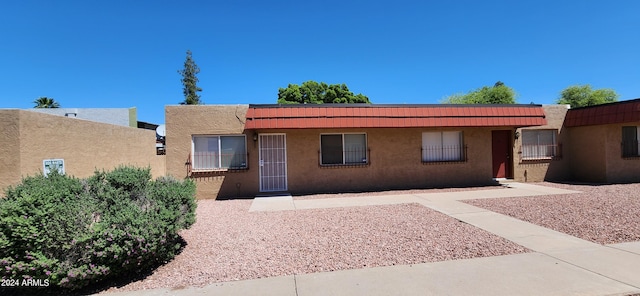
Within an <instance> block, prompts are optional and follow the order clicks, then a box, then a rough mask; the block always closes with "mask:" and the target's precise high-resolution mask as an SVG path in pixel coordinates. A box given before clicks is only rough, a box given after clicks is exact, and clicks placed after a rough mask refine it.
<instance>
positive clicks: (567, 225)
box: [465, 182, 640, 244]
mask: <svg viewBox="0 0 640 296" xmlns="http://www.w3.org/2000/svg"><path fill="white" fill-rule="evenodd" d="M539 185H543V186H549V187H557V188H563V189H570V190H577V191H582V193H577V194H566V195H552V196H533V197H519V198H496V199H482V200H467V201H465V202H466V203H469V204H472V205H474V206H478V207H481V208H485V209H488V210H491V211H494V212H497V213H502V214H505V215H509V216H512V217H514V218H517V219H520V220H524V221H528V222H531V223H533V224H536V225H540V226H543V227H546V228H550V229H553V230H556V231H559V232H563V233H566V234H569V235H573V236H575V237H579V238H582V239H584V240H588V241H592V242H596V243H600V244H613V243H622V242H632V241H640V184H616V185H600V186H594V185H567V184H555V183H547V182H544V183H539Z"/></svg>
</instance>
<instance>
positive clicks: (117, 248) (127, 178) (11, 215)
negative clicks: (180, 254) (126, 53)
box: [0, 167, 196, 289]
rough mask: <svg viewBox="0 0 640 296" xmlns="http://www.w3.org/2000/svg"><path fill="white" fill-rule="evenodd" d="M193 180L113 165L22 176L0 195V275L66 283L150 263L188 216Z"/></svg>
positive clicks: (167, 249)
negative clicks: (86, 172)
mask: <svg viewBox="0 0 640 296" xmlns="http://www.w3.org/2000/svg"><path fill="white" fill-rule="evenodd" d="M194 196H195V185H194V183H193V182H191V181H189V180H186V181H178V180H175V179H172V178H165V177H163V178H158V179H157V180H155V181H153V180H151V174H150V170H149V169H139V168H133V167H120V168H117V169H115V170H113V171H111V172H98V171H96V172H95V174H94V175H93V176H92V177H90V178H87V179H76V178H72V177H67V176H64V175H60V174H58V173H56V172H53V173H50V174H49V175H48V176H47V177H45V176H43V175H38V176H34V177H27V178H24V179H23V180H22V183H21V184H19V185H17V186H16V187H11V188H9V189H8V190H7V192H6V198H5V199H0V275H1V276H2V277H3V278H5V279H48V282H49V284H50V285H53V286H59V287H62V288H68V289H77V288H81V287H85V286H87V285H89V284H91V283H94V282H98V281H101V280H104V279H107V278H110V277H114V276H119V275H123V274H128V273H131V272H136V271H138V270H143V269H145V268H149V267H151V266H157V265H158V264H162V263H164V262H167V261H168V260H170V259H172V258H173V257H174V256H175V254H176V251H178V249H179V248H180V244H179V241H180V237H179V235H178V232H179V231H180V230H182V229H186V228H189V227H190V226H191V225H192V224H193V223H194V222H195V209H196V203H195V198H194Z"/></svg>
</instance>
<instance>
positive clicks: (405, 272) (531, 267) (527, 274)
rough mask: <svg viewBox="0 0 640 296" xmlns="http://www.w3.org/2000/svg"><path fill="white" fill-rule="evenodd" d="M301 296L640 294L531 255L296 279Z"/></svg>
mask: <svg viewBox="0 0 640 296" xmlns="http://www.w3.org/2000/svg"><path fill="white" fill-rule="evenodd" d="M296 283H297V290H298V295H299V296H315V295H615V294H618V295H625V294H630V293H637V292H640V289H638V288H636V287H632V286H629V285H625V284H623V283H619V282H617V281H615V280H611V279H608V278H605V277H601V276H598V275H597V274H594V273H592V272H589V271H587V270H584V269H581V268H578V267H575V266H573V265H571V264H567V263H564V262H562V261H559V260H557V259H554V258H551V257H549V256H546V255H543V254H538V253H528V254H518V255H509V256H498V257H487V258H476V259H465V260H453V261H444V262H435V263H425V264H416V265H402V266H390V267H376V268H369V269H357V270H343V271H335V272H327V273H315V274H303V275H297V276H296Z"/></svg>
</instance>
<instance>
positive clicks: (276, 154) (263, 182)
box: [259, 134, 287, 192]
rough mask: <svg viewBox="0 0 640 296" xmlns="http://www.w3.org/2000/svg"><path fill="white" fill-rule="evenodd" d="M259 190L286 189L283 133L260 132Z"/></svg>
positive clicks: (284, 140) (285, 153) (285, 151)
mask: <svg viewBox="0 0 640 296" xmlns="http://www.w3.org/2000/svg"><path fill="white" fill-rule="evenodd" d="M259 146H260V160H259V162H260V163H259V165H260V191H262V192H267V191H286V190H287V145H286V138H285V135H284V134H261V135H260V139H259Z"/></svg>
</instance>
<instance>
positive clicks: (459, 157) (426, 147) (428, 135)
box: [422, 131, 465, 162]
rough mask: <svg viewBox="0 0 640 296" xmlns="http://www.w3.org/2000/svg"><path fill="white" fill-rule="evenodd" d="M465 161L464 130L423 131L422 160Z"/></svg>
mask: <svg viewBox="0 0 640 296" xmlns="http://www.w3.org/2000/svg"><path fill="white" fill-rule="evenodd" d="M443 161H465V155H464V144H463V139H462V132H460V131H451V132H425V133H422V162H443Z"/></svg>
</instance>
